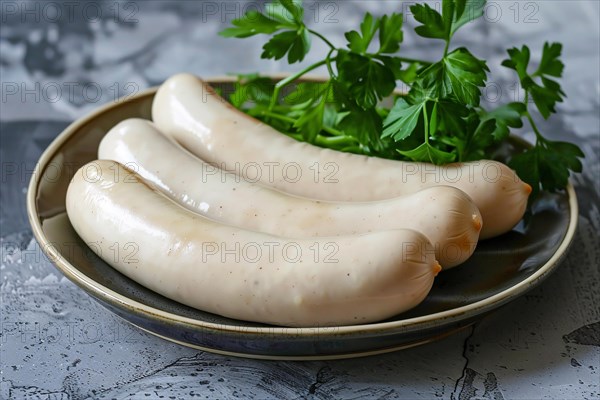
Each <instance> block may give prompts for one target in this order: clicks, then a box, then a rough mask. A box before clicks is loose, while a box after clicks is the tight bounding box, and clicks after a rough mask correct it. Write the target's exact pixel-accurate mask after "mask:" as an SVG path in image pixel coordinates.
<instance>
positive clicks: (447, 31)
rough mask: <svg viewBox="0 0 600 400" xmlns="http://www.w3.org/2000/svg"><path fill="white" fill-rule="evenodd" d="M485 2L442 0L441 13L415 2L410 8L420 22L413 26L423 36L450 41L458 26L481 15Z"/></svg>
mask: <svg viewBox="0 0 600 400" xmlns="http://www.w3.org/2000/svg"><path fill="white" fill-rule="evenodd" d="M485 3H486V1H485V0H443V1H442V14H440V13H439V12H437V11H436V10H434V9H433V8H431V7H430V6H429V5H428V4H415V5H413V6H411V7H410V10H411V12H412V13H413V15H414V17H415V19H416V20H417V21H418V22H420V23H421V24H422V25H419V26H417V27H416V28H415V32H417V34H418V35H419V36H422V37H425V38H431V39H442V40H444V41H446V42H450V39H451V37H452V36H453V35H454V33H455V32H456V31H457V30H458V29H459V28H460V27H462V26H463V25H465V24H466V23H467V22H470V21H473V20H475V19H477V18H479V17H481V16H482V15H483V10H484V7H485Z"/></svg>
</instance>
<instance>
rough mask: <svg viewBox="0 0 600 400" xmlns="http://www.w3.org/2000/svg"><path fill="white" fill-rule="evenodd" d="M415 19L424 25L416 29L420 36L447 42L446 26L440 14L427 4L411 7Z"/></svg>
mask: <svg viewBox="0 0 600 400" xmlns="http://www.w3.org/2000/svg"><path fill="white" fill-rule="evenodd" d="M410 11H411V12H412V13H413V15H414V17H415V19H416V20H417V21H418V22H420V23H421V24H423V25H419V26H417V27H416V28H415V32H417V34H418V35H419V36H422V37H425V38H431V39H443V40H447V34H446V26H445V24H444V20H443V19H442V16H441V15H440V13H439V12H437V11H435V10H434V9H433V8H431V7H429V5H428V4H427V3H425V4H415V5H413V6H411V7H410Z"/></svg>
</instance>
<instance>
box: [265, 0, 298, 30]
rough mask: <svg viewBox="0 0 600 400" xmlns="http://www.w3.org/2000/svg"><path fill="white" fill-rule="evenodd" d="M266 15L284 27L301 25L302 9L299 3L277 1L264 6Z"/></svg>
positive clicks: (289, 0)
mask: <svg viewBox="0 0 600 400" xmlns="http://www.w3.org/2000/svg"><path fill="white" fill-rule="evenodd" d="M265 8H266V10H267V15H268V16H269V17H271V18H273V19H275V20H277V21H279V22H281V23H282V24H284V25H288V26H297V27H299V26H301V25H303V19H304V9H303V8H302V4H301V2H296V3H294V2H293V1H291V0H278V1H275V2H273V3H269V4H267V5H266V7H265Z"/></svg>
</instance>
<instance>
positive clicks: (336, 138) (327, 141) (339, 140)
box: [261, 111, 358, 147]
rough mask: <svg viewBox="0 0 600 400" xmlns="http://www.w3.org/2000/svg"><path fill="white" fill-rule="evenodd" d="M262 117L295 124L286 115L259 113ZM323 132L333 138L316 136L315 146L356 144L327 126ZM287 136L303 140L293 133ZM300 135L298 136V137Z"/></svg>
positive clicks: (353, 139) (352, 139)
mask: <svg viewBox="0 0 600 400" xmlns="http://www.w3.org/2000/svg"><path fill="white" fill-rule="evenodd" d="M261 114H262V115H264V116H265V117H269V118H273V119H278V120H280V121H284V122H288V123H290V124H293V123H295V122H296V120H295V119H294V118H291V117H288V116H286V115H281V114H277V113H274V112H270V111H263V112H262V113H261ZM322 129H323V131H325V132H327V133H329V134H331V135H333V136H329V137H328V136H323V135H317V138H316V142H315V143H316V144H318V145H321V146H325V147H327V146H328V145H342V144H343V145H356V144H357V143H358V142H357V140H356V139H355V138H353V137H352V136H348V135H346V134H344V132H342V131H338V130H337V129H335V128H331V127H329V126H323V127H322ZM286 134H287V135H288V136H290V137H292V138H294V139H297V140H300V141H301V140H303V139H302V135H300V134H294V133H286ZM298 135H300V136H298Z"/></svg>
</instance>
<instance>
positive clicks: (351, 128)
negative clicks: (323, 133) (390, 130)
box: [338, 108, 383, 151]
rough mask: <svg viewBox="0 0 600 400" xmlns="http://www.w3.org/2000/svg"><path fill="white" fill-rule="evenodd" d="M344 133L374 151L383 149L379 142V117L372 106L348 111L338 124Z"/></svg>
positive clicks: (380, 124)
mask: <svg viewBox="0 0 600 400" xmlns="http://www.w3.org/2000/svg"><path fill="white" fill-rule="evenodd" d="M338 129H340V130H341V131H343V132H344V133H345V134H347V135H349V136H352V137H355V138H356V139H357V140H358V142H359V143H360V144H362V145H363V146H366V147H369V148H373V149H374V150H376V151H380V150H382V149H383V146H382V144H381V139H380V138H381V129H382V123H381V117H380V116H379V114H378V113H377V111H375V109H374V108H369V109H367V110H363V109H360V108H357V109H354V110H352V111H351V112H349V113H348V114H347V115H346V117H345V118H344V119H342V121H341V122H340V124H339V125H338Z"/></svg>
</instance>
